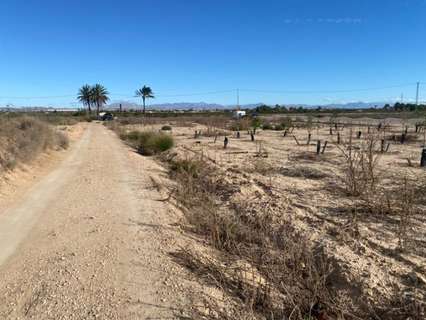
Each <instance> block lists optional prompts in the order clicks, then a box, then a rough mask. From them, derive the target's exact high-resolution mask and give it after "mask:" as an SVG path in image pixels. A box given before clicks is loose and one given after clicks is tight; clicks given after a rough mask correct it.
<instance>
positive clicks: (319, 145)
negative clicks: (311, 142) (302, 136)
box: [317, 140, 321, 154]
mask: <svg viewBox="0 0 426 320" xmlns="http://www.w3.org/2000/svg"><path fill="white" fill-rule="evenodd" d="M320 152H321V140H318V141H317V154H320Z"/></svg>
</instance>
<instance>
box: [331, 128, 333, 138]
mask: <svg viewBox="0 0 426 320" xmlns="http://www.w3.org/2000/svg"><path fill="white" fill-rule="evenodd" d="M332 135H333V129H332V128H331V127H330V136H332Z"/></svg>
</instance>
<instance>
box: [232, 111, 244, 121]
mask: <svg viewBox="0 0 426 320" xmlns="http://www.w3.org/2000/svg"><path fill="white" fill-rule="evenodd" d="M246 115H247V114H246V112H245V111H243V110H235V111H234V113H233V116H234V118H235V119H241V118H244V117H245V116H246Z"/></svg>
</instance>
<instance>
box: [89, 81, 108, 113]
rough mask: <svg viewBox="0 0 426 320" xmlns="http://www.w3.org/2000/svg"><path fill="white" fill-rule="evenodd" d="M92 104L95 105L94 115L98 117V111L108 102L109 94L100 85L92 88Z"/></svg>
mask: <svg viewBox="0 0 426 320" xmlns="http://www.w3.org/2000/svg"><path fill="white" fill-rule="evenodd" d="M91 92H92V95H91V97H92V102H93V103H95V104H96V114H97V115H99V111H100V109H101V108H102V106H103V105H104V104H105V103H106V102H107V101H108V100H109V97H108V95H109V92H108V90H107V89H106V88H105V87H104V86H103V85H100V84H95V85H94V86H93V87H92V90H91Z"/></svg>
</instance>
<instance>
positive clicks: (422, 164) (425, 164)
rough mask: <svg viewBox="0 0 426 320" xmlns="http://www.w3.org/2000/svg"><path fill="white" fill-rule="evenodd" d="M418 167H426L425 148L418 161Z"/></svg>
mask: <svg viewBox="0 0 426 320" xmlns="http://www.w3.org/2000/svg"><path fill="white" fill-rule="evenodd" d="M420 167H426V148H423V151H422V158H421V159H420Z"/></svg>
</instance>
